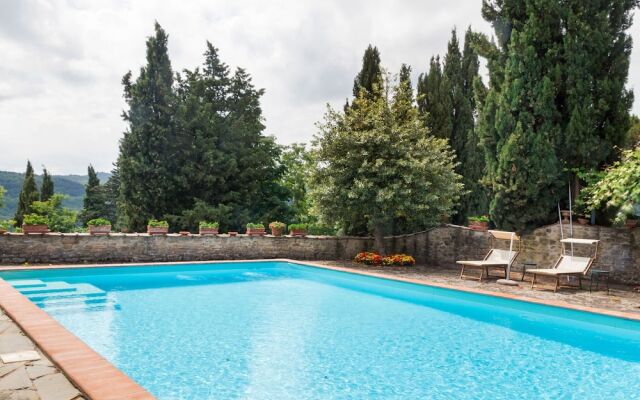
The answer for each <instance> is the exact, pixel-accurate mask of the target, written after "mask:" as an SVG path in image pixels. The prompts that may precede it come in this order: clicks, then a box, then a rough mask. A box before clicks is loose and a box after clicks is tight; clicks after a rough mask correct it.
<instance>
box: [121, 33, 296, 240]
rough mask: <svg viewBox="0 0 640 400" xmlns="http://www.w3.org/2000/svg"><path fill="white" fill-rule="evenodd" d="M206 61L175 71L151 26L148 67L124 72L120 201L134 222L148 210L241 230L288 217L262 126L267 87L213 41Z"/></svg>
mask: <svg viewBox="0 0 640 400" xmlns="http://www.w3.org/2000/svg"><path fill="white" fill-rule="evenodd" d="M204 59H205V60H204V64H203V66H202V67H201V68H196V69H195V70H193V71H190V70H185V71H184V73H183V74H176V75H175V79H174V75H173V74H172V72H171V65H170V62H169V57H168V54H167V36H166V34H165V33H164V31H163V30H162V28H160V27H159V26H156V34H155V36H154V37H151V38H149V40H148V41H147V64H146V66H145V67H143V68H142V70H141V73H140V75H139V77H138V78H137V79H136V80H135V81H133V80H132V78H131V75H130V74H128V75H127V76H125V79H124V81H123V82H124V86H125V98H126V100H127V103H128V106H129V110H128V111H127V112H126V113H125V120H126V121H127V122H128V125H129V128H128V131H127V132H126V133H125V136H124V139H123V140H122V142H121V146H120V156H119V160H118V172H119V180H120V188H121V190H120V192H121V195H120V197H119V198H118V209H119V210H121V211H122V212H121V214H122V217H119V221H120V220H122V223H124V224H126V225H127V226H129V228H131V229H138V228H139V226H140V225H141V224H142V223H143V221H145V220H146V219H147V218H151V217H155V218H164V219H167V220H169V221H171V223H172V226H175V227H176V228H180V229H193V228H195V227H196V226H197V225H198V223H199V221H202V220H211V219H213V220H218V221H220V224H221V225H222V226H224V227H227V228H229V229H238V228H239V227H241V226H242V221H246V220H261V221H267V220H273V219H277V218H283V217H286V216H287V215H288V207H287V204H286V203H285V199H287V197H288V193H287V190H286V188H284V187H283V186H282V185H281V176H282V174H283V173H284V166H283V165H282V164H280V163H279V162H278V161H279V158H280V148H279V146H277V144H276V143H275V139H274V138H272V137H267V136H265V135H264V134H263V130H264V125H263V117H262V110H261V107H260V98H261V97H262V95H263V94H264V90H262V89H256V88H255V87H254V85H253V83H252V79H251V77H250V75H249V74H248V73H247V72H246V71H245V70H243V69H242V68H237V69H236V70H235V71H234V72H233V73H232V74H231V73H230V72H229V68H228V67H227V65H226V64H224V63H223V62H222V61H221V60H220V58H219V56H218V50H217V49H216V48H215V47H214V46H213V45H212V44H211V43H207V49H206V52H205V54H204Z"/></svg>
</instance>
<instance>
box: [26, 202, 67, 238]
mask: <svg viewBox="0 0 640 400" xmlns="http://www.w3.org/2000/svg"><path fill="white" fill-rule="evenodd" d="M63 200H64V195H62V194H54V195H53V196H51V198H50V199H49V200H47V201H34V202H33V203H32V204H31V208H32V210H33V214H37V215H40V216H42V217H45V218H46V219H47V220H48V221H49V222H48V224H49V230H51V231H53V232H73V231H74V229H75V228H76V217H77V215H76V212H74V211H71V210H69V209H67V208H64V207H63V206H62V202H63Z"/></svg>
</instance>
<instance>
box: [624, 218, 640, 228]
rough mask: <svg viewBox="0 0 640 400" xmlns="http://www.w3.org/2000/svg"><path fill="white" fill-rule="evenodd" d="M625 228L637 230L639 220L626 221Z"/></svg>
mask: <svg viewBox="0 0 640 400" xmlns="http://www.w3.org/2000/svg"><path fill="white" fill-rule="evenodd" d="M624 226H625V227H626V228H629V229H633V228H635V227H636V226H638V220H637V219H628V220H626V221H625V222H624Z"/></svg>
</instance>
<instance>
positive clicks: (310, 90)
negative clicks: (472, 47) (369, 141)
mask: <svg viewBox="0 0 640 400" xmlns="http://www.w3.org/2000/svg"><path fill="white" fill-rule="evenodd" d="M480 6H481V2H480V1H479V0H478V1H470V0H451V1H449V2H447V3H446V4H443V3H442V2H441V1H437V0H422V1H420V0H414V1H408V0H407V1H393V2H391V1H386V2H383V1H377V2H372V1H365V0H356V1H348V2H345V1H340V0H325V1H320V0H318V1H261V0H239V1H233V2H229V1H222V0H214V1H212V0H198V1H188V2H186V1H163V2H157V1H152V0H148V1H141V0H136V1H133V0H131V1H129V0H119V1H113V0H93V1H80V0H67V1H65V0H49V1H45V0H0V51H1V54H2V64H1V65H0V145H1V147H2V150H3V151H2V153H3V157H2V161H1V162H0V169H10V170H17V171H21V170H23V169H24V165H25V161H26V159H27V158H29V159H31V161H32V162H33V163H34V165H36V166H39V165H41V164H44V165H46V166H47V167H48V168H49V169H50V170H51V171H53V172H55V173H82V172H83V171H84V170H85V169H86V166H87V165H88V164H89V163H93V164H94V166H95V167H96V168H97V169H99V170H102V171H107V170H109V169H110V168H111V163H112V162H113V161H114V160H115V159H116V157H117V151H118V140H119V138H120V137H121V135H122V131H123V130H124V127H125V125H124V123H123V122H122V119H121V117H120V114H121V112H122V110H123V108H124V107H125V104H124V101H123V99H122V87H121V85H120V80H121V77H122V75H124V74H125V73H126V72H127V71H128V70H132V71H133V73H134V74H136V73H137V71H138V70H139V68H140V66H141V65H143V63H144V57H145V39H146V37H147V36H149V35H151V34H152V32H153V21H154V20H158V22H160V23H161V24H162V26H163V27H164V28H165V30H166V31H167V32H168V33H169V51H170V57H171V60H172V63H173V68H174V70H176V71H180V70H182V69H183V68H193V67H195V66H196V65H199V64H200V63H201V62H202V53H203V52H204V48H205V41H206V40H210V41H211V42H212V43H213V44H214V45H215V46H216V47H218V48H219V49H220V53H221V57H222V59H223V60H224V61H225V62H226V63H228V64H229V65H230V66H231V67H232V68H235V67H236V66H241V67H244V68H246V69H247V71H248V72H249V73H250V74H251V75H252V76H253V79H254V83H255V84H256V86H257V87H260V88H265V89H266V94H265V96H264V98H263V102H262V105H263V110H264V114H265V117H266V125H267V133H269V134H273V135H275V136H276V137H277V138H278V141H279V142H280V143H291V142H294V141H308V140H309V139H310V138H311V137H312V135H313V134H314V133H315V127H314V123H315V122H316V121H318V120H320V119H321V118H322V114H323V113H324V111H325V103H327V102H330V103H332V104H333V105H335V106H341V105H342V104H343V103H344V100H345V98H347V97H349V95H350V94H351V89H352V85H353V78H354V76H355V74H356V73H357V71H358V69H359V67H360V63H361V57H362V53H363V51H364V49H365V48H366V46H367V45H368V44H369V43H372V44H375V45H377V46H378V48H379V49H380V51H381V55H382V61H383V64H384V65H385V66H386V67H387V68H388V69H389V70H390V71H392V72H395V71H397V70H398V69H399V67H400V64H401V63H403V62H404V63H408V64H409V65H411V66H412V67H413V72H414V75H415V76H417V75H418V73H420V72H424V71H425V70H426V68H427V65H428V60H429V58H430V57H431V56H432V55H434V54H443V53H444V52H445V50H446V44H447V41H448V39H449V36H450V31H451V29H452V28H453V27H454V26H457V28H458V31H459V33H460V34H462V33H463V32H464V30H465V29H466V27H467V26H468V25H469V24H471V25H472V26H473V27H474V29H477V30H481V31H484V32H490V27H489V26H488V25H487V24H486V22H484V21H483V20H482V18H481V16H480ZM632 34H633V36H634V38H638V37H640V30H639V29H638V28H637V27H634V28H633V29H632ZM638 68H640V58H639V57H638V55H637V53H634V56H633V61H632V73H631V74H630V77H631V79H634V77H635V76H637V75H639V74H637V73H636V74H634V73H633V71H636V70H637V69H638ZM630 86H632V87H633V86H635V81H633V80H632V81H631V82H630ZM636 103H640V102H636ZM635 111H636V112H638V111H640V110H638V107H637V106H636V108H635Z"/></svg>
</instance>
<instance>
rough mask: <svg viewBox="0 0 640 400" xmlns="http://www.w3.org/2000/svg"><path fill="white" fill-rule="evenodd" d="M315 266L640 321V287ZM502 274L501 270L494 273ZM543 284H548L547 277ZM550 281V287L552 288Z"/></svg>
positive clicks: (420, 268)
mask: <svg viewBox="0 0 640 400" xmlns="http://www.w3.org/2000/svg"><path fill="white" fill-rule="evenodd" d="M313 263H315V264H320V265H326V266H337V267H341V268H345V269H347V270H353V271H354V272H365V273H366V272H370V273H374V274H382V275H385V276H389V277H391V278H393V277H396V278H404V279H411V280H416V281H420V282H424V283H426V284H428V283H435V284H439V285H446V286H454V287H461V288H468V289H471V290H482V291H488V292H494V293H499V294H506V295H511V296H518V297H525V298H529V299H536V300H540V301H543V302H547V303H550V304H552V305H556V304H554V303H568V304H569V305H573V306H577V307H586V308H596V309H602V310H606V311H613V312H614V313H616V312H617V313H629V314H631V317H635V318H634V319H640V291H639V289H640V287H633V286H624V285H614V284H611V285H610V290H609V293H607V291H606V290H604V289H603V285H602V284H601V285H600V289H599V290H595V286H594V290H593V291H592V292H591V293H589V281H588V280H583V282H582V285H583V286H582V287H583V289H582V290H578V289H577V288H576V289H570V288H561V289H558V292H557V293H554V292H553V290H548V289H544V288H541V287H538V284H537V283H536V289H531V282H530V279H531V278H530V276H526V277H525V281H520V277H521V274H520V272H519V271H512V275H511V278H512V279H514V280H516V281H517V282H518V284H519V285H518V286H505V285H499V284H497V283H496V278H491V279H487V280H484V281H483V282H479V281H477V280H468V279H460V270H459V269H451V268H440V267H430V266H425V265H416V266H412V267H389V266H372V265H362V264H357V263H354V262H349V261H314V262H313ZM493 273H494V274H499V272H498V271H495V272H493ZM541 279H543V281H542V283H543V284H544V283H545V281H544V277H542V278H541ZM552 284H553V283H552V282H551V281H549V287H552Z"/></svg>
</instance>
